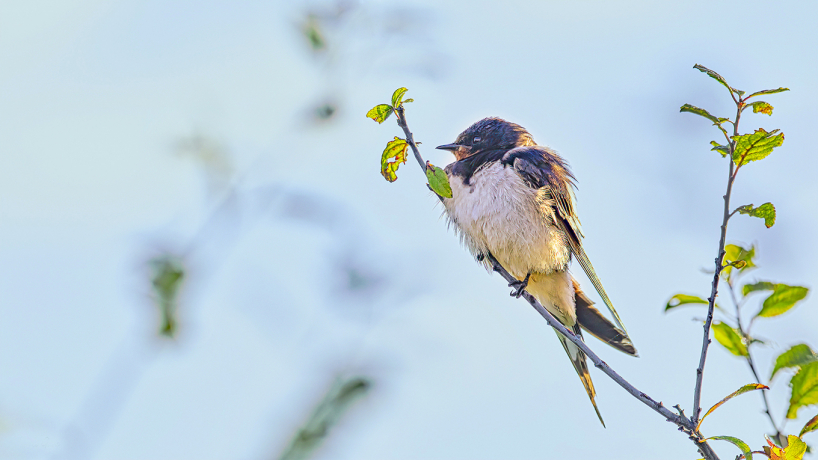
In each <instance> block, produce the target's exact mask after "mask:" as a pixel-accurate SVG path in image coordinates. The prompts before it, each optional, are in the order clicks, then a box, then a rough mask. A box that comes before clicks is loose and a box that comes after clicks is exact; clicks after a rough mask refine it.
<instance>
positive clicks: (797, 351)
mask: <svg viewBox="0 0 818 460" xmlns="http://www.w3.org/2000/svg"><path fill="white" fill-rule="evenodd" d="M816 361H818V354H817V353H815V352H814V351H812V348H810V347H809V345H807V344H804V343H799V344H798V345H795V346H793V347H792V348H790V349H789V350H787V351H785V352H784V353H781V354H780V355H778V358H775V366H774V367H773V372H772V374H770V380H772V379H773V377H775V374H776V373H777V372H778V371H780V370H781V369H787V368H790V367H801V366H804V365H806V364H809V363H814V362H816Z"/></svg>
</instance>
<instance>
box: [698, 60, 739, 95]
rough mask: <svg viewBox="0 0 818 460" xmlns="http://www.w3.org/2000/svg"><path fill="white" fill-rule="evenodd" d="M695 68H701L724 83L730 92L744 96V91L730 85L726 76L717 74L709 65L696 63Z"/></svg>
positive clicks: (700, 69)
mask: <svg viewBox="0 0 818 460" xmlns="http://www.w3.org/2000/svg"><path fill="white" fill-rule="evenodd" d="M693 68H694V69H696V70H699V71H701V72H704V73H706V74H707V75H708V76H710V78H712V79H714V80H716V81H717V82H719V83H721V84H722V85H724V87H725V88H727V89H729V90H730V92H732V93H736V94H738V95H739V96H742V95H743V94H744V91H741V90H739V89H735V88H733V87H732V86H730V85H728V84H727V80H725V79H724V77H722V76H721V75H719V74H717V73H716V72H714V71H712V70H710V69H708V68H707V67H705V66H703V65H699V64H696V65H694V66H693Z"/></svg>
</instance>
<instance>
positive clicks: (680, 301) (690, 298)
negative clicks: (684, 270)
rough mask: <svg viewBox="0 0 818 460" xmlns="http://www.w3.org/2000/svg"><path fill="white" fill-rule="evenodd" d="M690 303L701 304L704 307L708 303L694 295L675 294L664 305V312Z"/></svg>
mask: <svg viewBox="0 0 818 460" xmlns="http://www.w3.org/2000/svg"><path fill="white" fill-rule="evenodd" d="M691 303H703V304H705V305H708V304H709V303H710V302H708V301H707V300H705V299H702V298H701V297H697V296H695V295H687V294H676V295H675V296H673V297H671V298H670V300H668V301H667V305H665V311H668V310H670V309H671V308H676V307H679V306H682V305H687V304H691Z"/></svg>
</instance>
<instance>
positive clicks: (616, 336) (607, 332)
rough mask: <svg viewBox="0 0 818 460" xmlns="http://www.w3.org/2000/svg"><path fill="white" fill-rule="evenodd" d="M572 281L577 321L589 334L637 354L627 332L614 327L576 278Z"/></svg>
mask: <svg viewBox="0 0 818 460" xmlns="http://www.w3.org/2000/svg"><path fill="white" fill-rule="evenodd" d="M573 282H574V296H575V298H576V308H577V310H576V311H577V323H579V325H580V326H582V328H583V329H585V330H586V331H588V332H589V333H590V334H591V335H593V336H594V337H596V338H598V339H599V340H601V341H603V342H605V343H607V344H608V345H610V346H612V347H613V348H616V349H617V350H619V351H621V352H623V353H627V354H629V355H631V356H639V353H637V351H636V347H634V346H633V342H631V339H630V337H628V333H627V332H625V331H623V330H622V329H620V328H618V327H616V326H615V325H614V324H613V323H612V322H610V321H608V318H606V317H604V316H602V313H601V312H600V311H599V310H598V309H597V308H596V307H595V306H594V303H593V302H591V299H589V298H588V296H586V295H585V293H584V292H582V289H580V287H579V283H577V280H573Z"/></svg>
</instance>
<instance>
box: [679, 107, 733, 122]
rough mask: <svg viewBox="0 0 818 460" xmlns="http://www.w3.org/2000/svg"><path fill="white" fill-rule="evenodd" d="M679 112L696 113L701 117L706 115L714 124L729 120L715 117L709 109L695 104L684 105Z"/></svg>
mask: <svg viewBox="0 0 818 460" xmlns="http://www.w3.org/2000/svg"><path fill="white" fill-rule="evenodd" d="M679 112H690V113H695V114H696V115H698V116H700V117H704V118H707V119H708V120H710V121H712V122H713V124H714V125H720V124H722V123H724V122H725V121H727V119H726V118H719V117H715V116H713V115H711V114H710V112H708V111H707V110H704V109H701V108H699V107H696V106H695V105H690V104H685V105H683V106H682V107H681V108H680V109H679Z"/></svg>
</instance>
